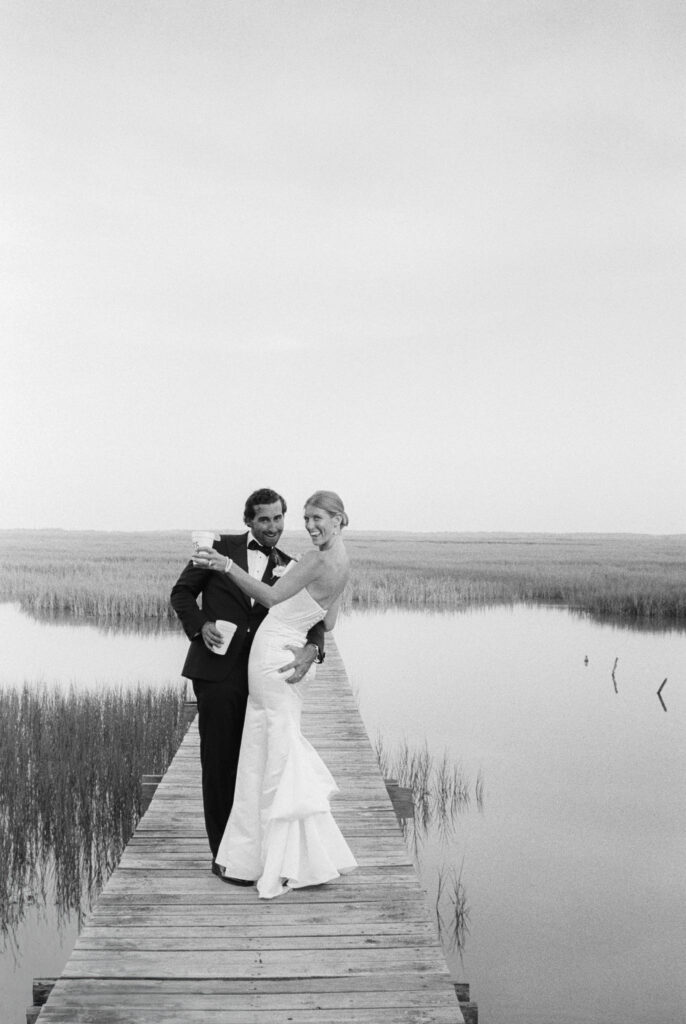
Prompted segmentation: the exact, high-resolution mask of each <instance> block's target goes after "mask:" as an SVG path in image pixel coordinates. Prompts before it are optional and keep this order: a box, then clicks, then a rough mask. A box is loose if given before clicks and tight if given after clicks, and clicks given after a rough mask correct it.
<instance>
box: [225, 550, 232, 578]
mask: <svg viewBox="0 0 686 1024" xmlns="http://www.w3.org/2000/svg"><path fill="white" fill-rule="evenodd" d="M232 565H233V558H229V557H228V555H227V557H226V565H225V566H224V572H225V573H227V575H228V572H229V569H230V568H231V566H232Z"/></svg>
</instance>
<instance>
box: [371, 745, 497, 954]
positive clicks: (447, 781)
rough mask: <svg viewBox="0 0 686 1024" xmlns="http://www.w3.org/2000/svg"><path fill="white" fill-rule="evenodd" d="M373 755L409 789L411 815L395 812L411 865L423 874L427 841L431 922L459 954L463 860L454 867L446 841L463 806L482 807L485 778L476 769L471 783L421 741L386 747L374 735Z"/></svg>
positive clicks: (464, 919)
mask: <svg viewBox="0 0 686 1024" xmlns="http://www.w3.org/2000/svg"><path fill="white" fill-rule="evenodd" d="M375 749H376V756H377V759H378V761H379V767H380V769H381V773H382V775H383V777H384V778H385V779H390V778H392V779H395V780H397V782H398V784H399V785H400V786H401V787H403V788H406V789H409V790H410V791H411V793H412V802H413V804H414V817H407V818H403V817H401V819H400V823H401V828H402V831H403V836H404V838H405V841H406V842H407V844H408V847H409V849H410V850H411V852H412V856H413V859H414V862H415V866H416V868H417V870H418V871H419V872H420V873H425V871H426V866H425V865H424V864H423V859H422V850H423V847H424V846H425V845H428V844H431V845H432V846H434V847H435V848H437V849H438V851H439V853H440V859H439V862H438V865H437V868H436V877H435V880H434V881H435V888H436V923H437V925H438V931H439V935H440V937H441V940H442V941H443V942H444V943H447V945H448V946H449V948H450V949H452V950H453V951H456V952H457V953H459V955H460V957H461V956H462V951H463V950H464V947H465V944H466V941H467V936H468V934H469V913H470V911H469V905H468V901H467V893H466V890H465V886H464V883H463V881H462V872H463V868H464V859H463V860H462V861H461V862H460V865H459V867H458V866H457V865H456V864H455V863H454V861H453V860H452V859H451V850H450V840H451V838H452V837H453V836H454V835H455V832H456V828H457V824H458V819H459V815H460V814H462V813H463V812H465V811H467V810H469V809H470V808H471V806H472V800H473V801H474V804H475V806H476V808H477V809H478V810H479V811H482V810H483V808H484V799H485V783H484V777H483V773H482V772H481V770H479V772H478V774H477V777H476V781H475V782H474V783H473V784H472V782H471V780H470V779H469V777H468V775H467V774H466V772H465V770H464V768H463V766H462V765H461V764H460V763H459V762H458V761H454V760H453V759H452V758H451V757H450V755H449V753H448V752H447V751H444V752H443V754H442V756H441V757H439V758H436V757H435V756H434V755H433V754H432V753H431V751H430V750H429V747H428V744H427V743H426V742H425V743H424V745H423V746H418V745H413V744H410V743H408V741H407V740H404V741H403V742H402V743H401V744H399V745H398V746H397V747H395V748H394V749H392V750H390V749H388V748H387V747H386V746H385V744H384V741H383V739H382V737H381V736H377V739H376V744H375Z"/></svg>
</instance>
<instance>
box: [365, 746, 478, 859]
mask: <svg viewBox="0 0 686 1024" xmlns="http://www.w3.org/2000/svg"><path fill="white" fill-rule="evenodd" d="M374 746H375V752H376V757H377V761H378V762H379V768H380V769H381V773H382V775H383V777H384V778H385V779H389V778H393V779H397V780H398V784H399V785H400V786H402V787H406V788H408V789H410V790H411V791H412V800H413V802H414V821H413V822H412V827H411V832H412V835H413V838H414V840H415V842H417V843H419V842H421V841H422V840H423V838H424V837H425V836H426V834H427V833H428V832H429V830H431V829H437V830H438V831H439V832H440V833H441V834H442V835H443V836H444V837H445V838H448V837H449V836H450V835H451V834H452V833H453V832H454V830H455V827H456V824H457V821H458V819H459V815H460V814H461V813H462V811H465V810H467V809H468V808H469V807H470V805H471V801H472V797H473V798H474V800H475V802H476V806H477V808H478V809H479V810H483V805H484V779H483V773H482V771H481V770H479V773H478V775H477V781H476V784H474V785H473V784H472V782H471V781H470V779H469V776H468V775H467V773H466V771H465V769H464V767H463V766H462V764H461V762H459V761H455V760H454V759H453V758H452V757H451V756H450V754H449V753H448V751H444V752H443V753H442V754H441V755H440V756H438V757H437V756H436V755H434V754H432V753H431V751H430V750H429V747H428V744H427V743H424V744H422V745H418V744H411V743H409V742H408V741H407V740H403V741H402V742H401V743H399V744H398V745H397V746H396V747H394V748H393V749H389V748H388V747H387V746H386V744H385V743H384V740H383V738H382V737H381V736H380V735H378V736H377V738H376V741H375V745H374ZM405 828H406V833H407V824H406V826H405Z"/></svg>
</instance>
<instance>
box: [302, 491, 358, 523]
mask: <svg viewBox="0 0 686 1024" xmlns="http://www.w3.org/2000/svg"><path fill="white" fill-rule="evenodd" d="M308 505H314V507H315V508H321V509H324V511H325V512H328V513H329V515H330V516H340V517H341V530H342V529H343V527H344V526H347V525H348V522H349V519H348V513H347V512H346V511H345V508H344V507H343V502H342V501H341V499H340V498H339V496H338V495H337V494H336V492H335V491H315V492H314V494H313V495H312V496H311V497H309V498H308V499H307V501H306V502H305V508H307V506H308Z"/></svg>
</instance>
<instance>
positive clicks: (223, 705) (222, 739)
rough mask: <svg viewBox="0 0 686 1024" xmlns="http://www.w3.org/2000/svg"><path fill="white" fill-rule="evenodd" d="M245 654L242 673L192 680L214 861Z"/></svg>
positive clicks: (239, 720)
mask: <svg viewBox="0 0 686 1024" xmlns="http://www.w3.org/2000/svg"><path fill="white" fill-rule="evenodd" d="M247 660H248V652H246V655H245V666H244V671H242V672H241V671H236V672H235V673H233V674H232V677H231V679H229V680H227V681H225V682H221V683H216V682H208V681H207V680H205V679H194V680H193V690H194V691H195V696H196V699H197V701H198V732H199V733H200V765H201V768H202V802H203V808H204V811H205V828H206V829H207V838H208V839H209V843H210V849H211V851H212V856H213V857H216V855H217V850H218V849H219V844H220V842H221V839H222V836H223V835H224V829H225V828H226V823H227V821H228V820H229V814H230V813H231V807H232V806H233V794H234V790H235V788H236V771H237V769H238V755H239V753H240V749H241V736H242V734H243V723H244V721H245V708H246V704H247V701H248V671H247Z"/></svg>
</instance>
